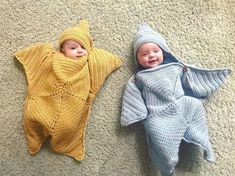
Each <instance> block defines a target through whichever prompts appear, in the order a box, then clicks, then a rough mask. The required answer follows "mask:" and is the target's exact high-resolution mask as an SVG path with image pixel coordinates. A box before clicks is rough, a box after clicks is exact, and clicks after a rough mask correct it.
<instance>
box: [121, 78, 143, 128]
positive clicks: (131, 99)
mask: <svg viewBox="0 0 235 176" xmlns="http://www.w3.org/2000/svg"><path fill="white" fill-rule="evenodd" d="M147 115H148V111H147V108H146V105H145V102H144V99H143V98H142V95H141V92H140V90H139V89H138V88H137V86H136V85H135V82H134V76H132V77H131V78H130V79H129V81H128V83H127V85H126V88H125V91H124V95H123V100H122V113H121V125H122V126H128V125H130V124H132V123H135V122H138V121H141V120H144V119H146V118H147Z"/></svg>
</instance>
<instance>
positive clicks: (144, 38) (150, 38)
mask: <svg viewBox="0 0 235 176" xmlns="http://www.w3.org/2000/svg"><path fill="white" fill-rule="evenodd" d="M144 43H155V44H157V45H159V46H160V47H161V48H162V49H163V50H164V51H166V52H168V53H170V49H169V47H168V46H167V44H166V40H165V39H164V38H163V37H162V36H161V34H160V33H158V32H156V31H154V30H153V29H152V28H151V27H150V26H149V25H148V24H146V23H142V24H141V25H140V26H139V29H138V32H137V33H136V36H135V38H134V58H135V61H136V54H137V50H138V48H139V47H140V46H141V45H143V44H144Z"/></svg>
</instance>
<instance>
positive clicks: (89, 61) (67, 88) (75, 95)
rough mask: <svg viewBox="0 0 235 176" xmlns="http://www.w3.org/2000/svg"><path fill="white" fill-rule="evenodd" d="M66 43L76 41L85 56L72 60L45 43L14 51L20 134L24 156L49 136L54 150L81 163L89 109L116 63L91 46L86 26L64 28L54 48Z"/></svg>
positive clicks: (119, 63)
mask: <svg viewBox="0 0 235 176" xmlns="http://www.w3.org/2000/svg"><path fill="white" fill-rule="evenodd" d="M68 39H72V40H75V41H77V42H79V43H80V44H81V45H82V46H83V47H84V48H85V49H86V50H87V51H88V55H87V56H83V57H81V58H79V59H78V60H73V59H70V58H68V57H65V56H64V55H63V54H62V53H60V52H58V51H56V50H55V49H54V48H53V47H52V46H51V45H50V44H37V45H32V46H29V47H27V48H24V49H22V50H20V51H18V52H17V53H16V54H15V56H16V58H17V59H18V60H19V61H20V62H21V63H22V64H23V66H24V70H25V74H26V77H27V81H28V92H27V97H26V102H25V108H24V129H25V133H26V137H27V141H28V147H29V151H30V152H31V153H32V154H35V153H37V152H38V151H39V150H40V148H41V146H42V144H43V142H44V141H45V140H46V138H47V137H50V142H51V147H52V149H53V150H54V151H56V152H59V153H62V154H65V155H68V156H71V157H73V158H75V159H77V160H82V159H83V158H84V149H85V147H84V135H85V127H86V124H87V120H88V115H89V111H90V108H91V104H92V102H93V100H94V98H95V96H96V94H97V92H98V90H99V88H100V86H101V85H102V84H103V82H104V81H105V79H106V77H107V76H108V75H109V74H110V73H111V72H112V71H113V70H114V69H116V68H118V67H119V66H120V65H121V60H120V58H119V57H118V56H116V55H114V54H112V53H110V52H108V51H105V50H103V49H98V48H95V47H93V41H92V39H91V37H90V34H89V25H88V23H87V21H81V22H80V23H79V25H78V26H76V27H72V28H68V29H66V30H65V31H64V32H63V33H62V34H61V37H60V40H59V44H60V45H61V44H62V43H63V42H64V41H66V40H68Z"/></svg>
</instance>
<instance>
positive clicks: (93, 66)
mask: <svg viewBox="0 0 235 176" xmlns="http://www.w3.org/2000/svg"><path fill="white" fill-rule="evenodd" d="M88 62H89V70H90V76H91V89H92V91H93V93H96V92H97V91H98V90H99V88H100V86H101V85H102V84H103V82H104V80H105V79H106V77H107V76H108V75H109V74H110V73H111V72H112V71H113V70H115V69H116V68H118V67H120V65H121V64H122V61H121V59H120V58H119V57H118V56H117V55H114V54H112V53H110V52H108V51H105V50H103V49H97V48H93V50H92V53H91V54H90V58H89V61H88Z"/></svg>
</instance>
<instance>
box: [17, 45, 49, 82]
mask: <svg viewBox="0 0 235 176" xmlns="http://www.w3.org/2000/svg"><path fill="white" fill-rule="evenodd" d="M52 50H53V48H52V46H51V45H49V44H37V45H32V46H29V47H26V48H23V49H21V50H19V51H17V52H16V53H15V54H14V56H15V58H16V59H17V60H18V61H19V62H20V63H21V64H22V65H23V66H24V70H25V74H26V77H27V81H28V84H29V85H30V84H33V83H32V82H33V80H35V79H36V77H37V75H40V73H41V71H40V68H41V65H42V63H43V62H44V60H45V59H46V58H47V57H48V56H49V55H50V54H51V53H52Z"/></svg>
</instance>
